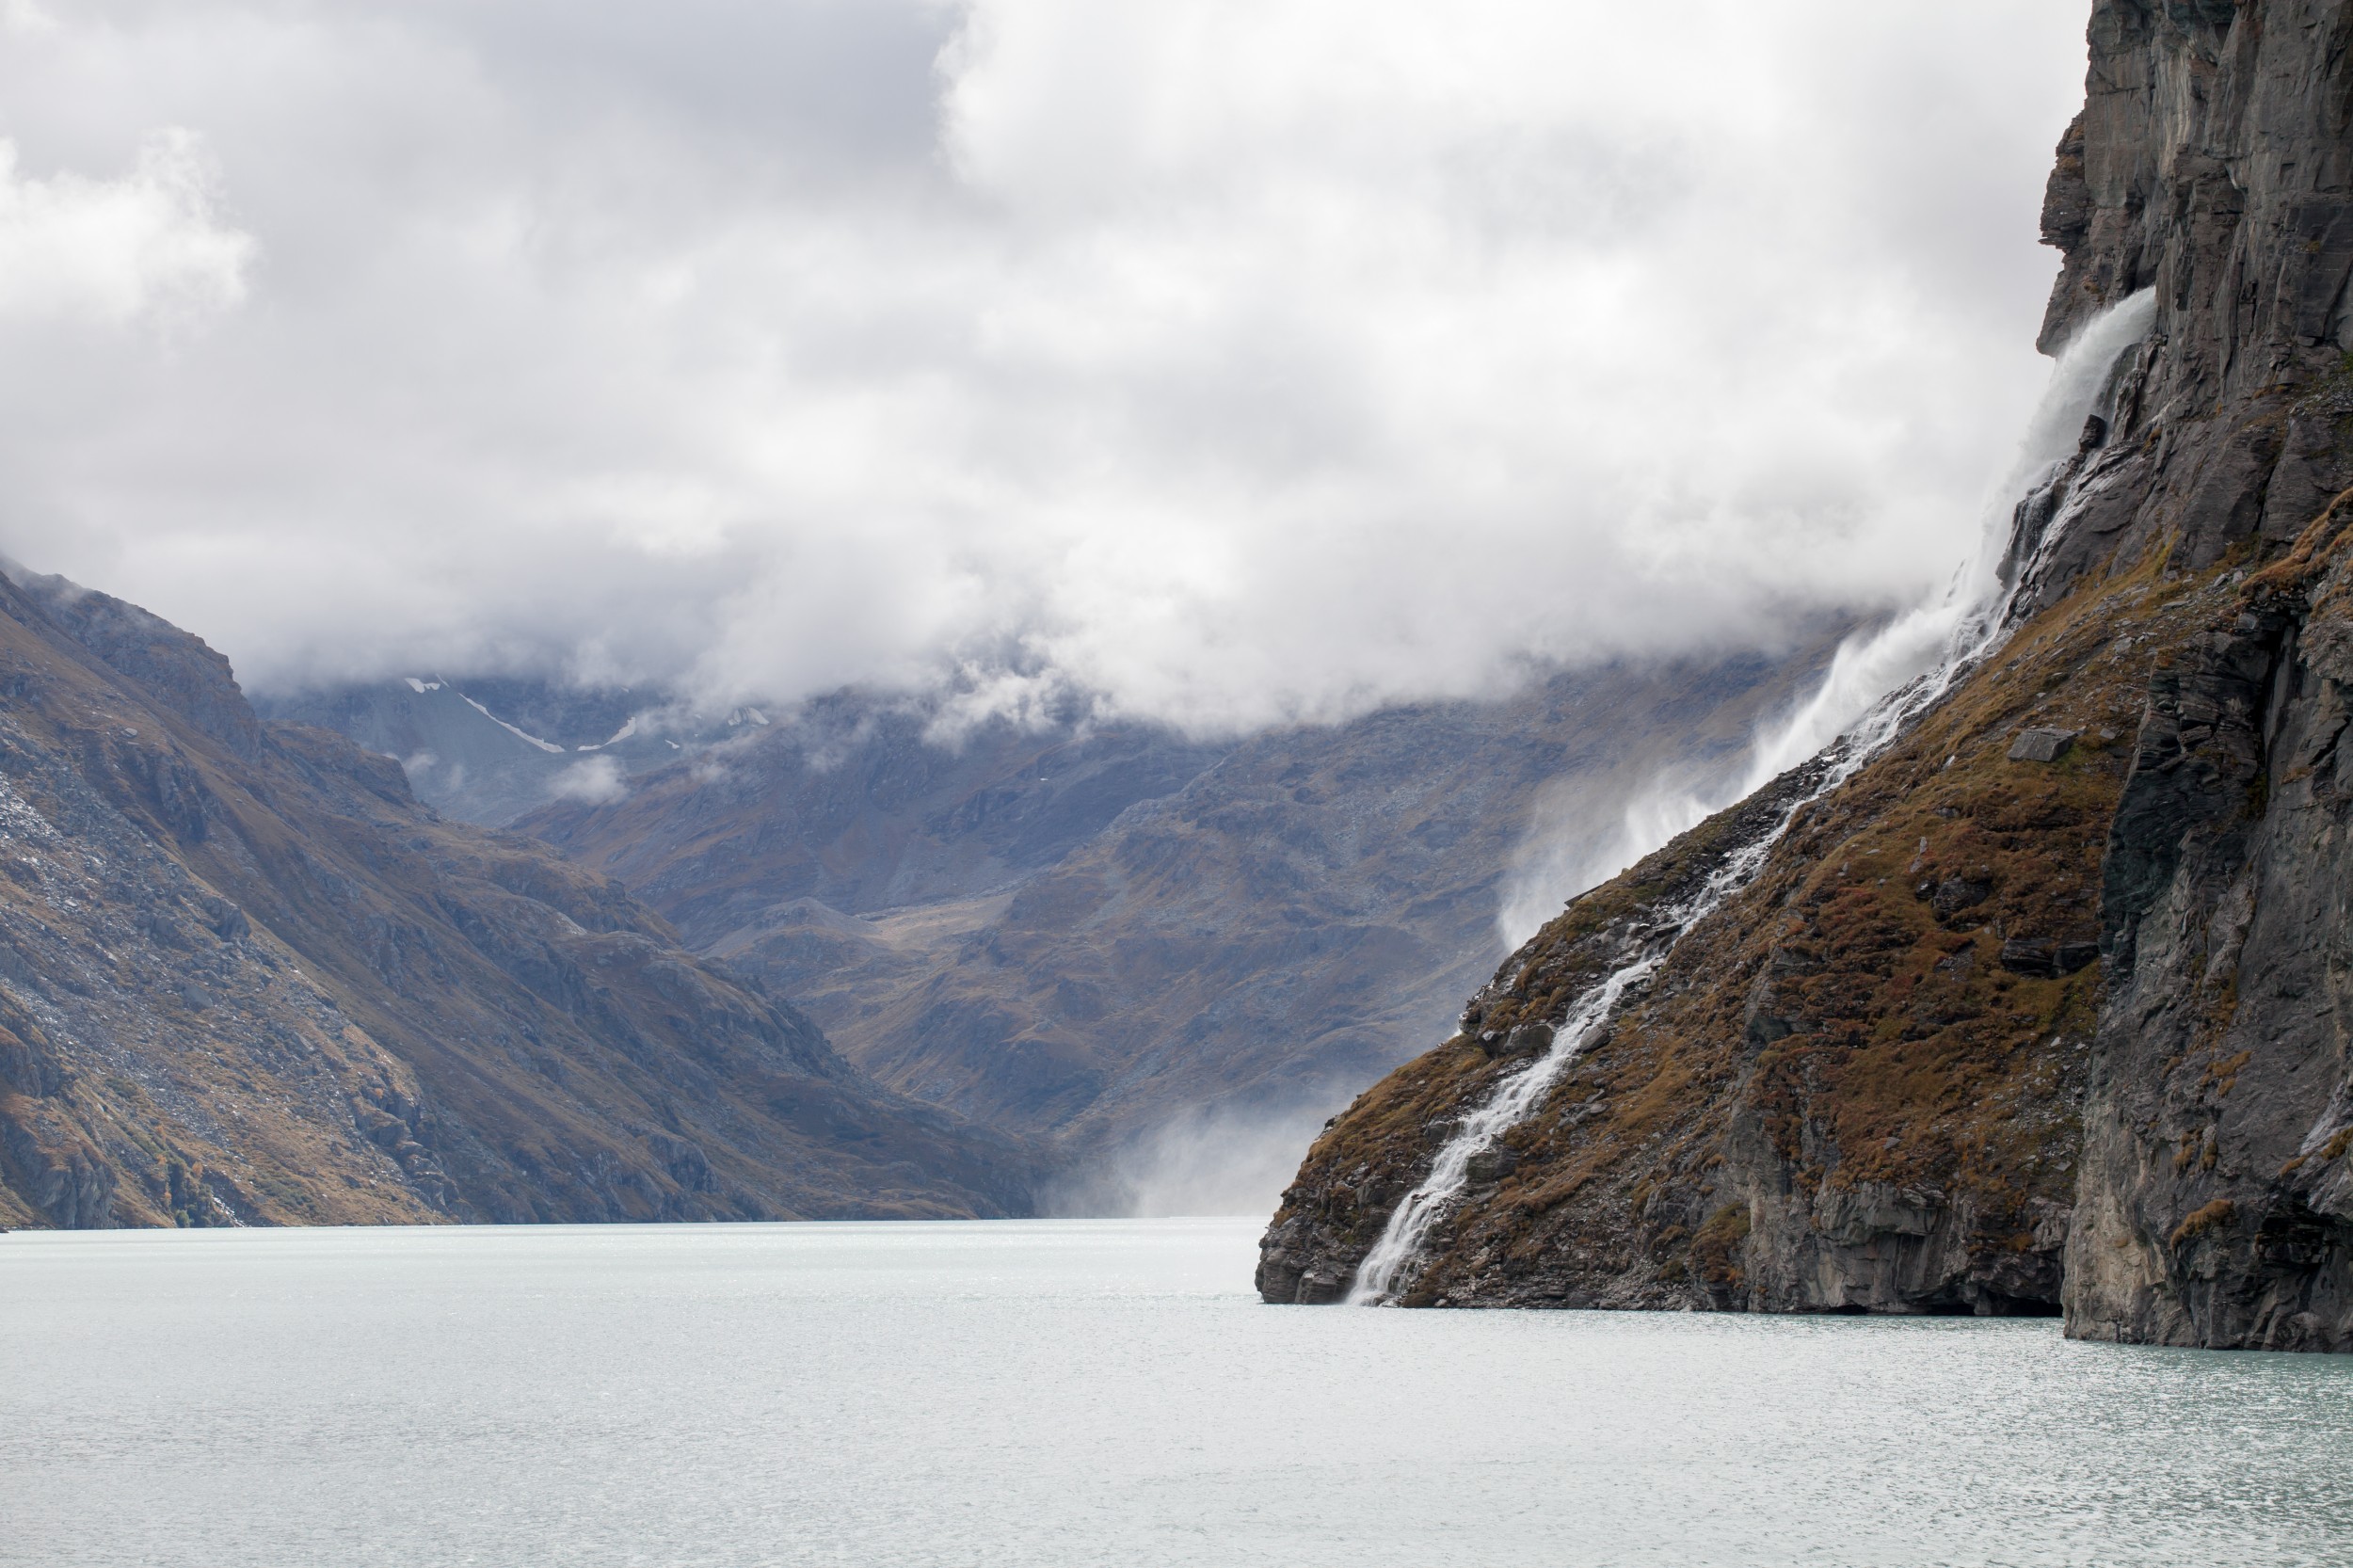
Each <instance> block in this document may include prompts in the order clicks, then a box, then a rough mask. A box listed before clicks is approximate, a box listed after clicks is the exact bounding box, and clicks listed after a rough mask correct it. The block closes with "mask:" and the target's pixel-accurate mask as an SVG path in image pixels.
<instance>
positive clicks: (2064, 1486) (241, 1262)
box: [0, 1219, 2353, 1568]
mask: <svg viewBox="0 0 2353 1568" xmlns="http://www.w3.org/2000/svg"><path fill="white" fill-rule="evenodd" d="M1257 1229H1258V1222H1256V1221H1248V1220H1222V1219H1221V1220H1154V1221H1052V1222H1035V1223H1032V1222H1015V1223H1000V1224H888V1225H886V1224H827V1225H741V1226H695V1227H689V1226H660V1227H655V1226H648V1227H642V1228H621V1227H614V1228H569V1227H568V1228H550V1229H537V1228H514V1229H487V1228H486V1229H440V1230H425V1229H420V1230H324V1231H197V1232H172V1233H157V1232H98V1233H82V1234H72V1235H59V1234H40V1233H31V1234H18V1235H13V1236H8V1237H0V1564H5V1565H7V1568H19V1565H23V1568H80V1565H85V1564H109V1565H111V1564H138V1565H141V1568H179V1565H188V1568H245V1565H261V1564H267V1565H273V1568H275V1565H289V1568H294V1565H299V1568H312V1565H335V1568H343V1565H346V1564H353V1565H374V1564H401V1565H403V1568H429V1565H440V1564H466V1563H479V1564H490V1565H498V1568H517V1565H536V1564H571V1563H579V1564H599V1565H602V1564H749V1563H842V1564H859V1565H872V1564H901V1563H905V1564H934V1563H936V1564H984V1563H985V1564H999V1563H1002V1564H1024V1565H1033V1564H1088V1565H1096V1564H1135V1565H1159V1564H1196V1563H1197V1564H1219V1565H1227V1564H1256V1563H1270V1564H1273V1563H1280V1564H1285V1565H1289V1568H1321V1565H1326V1564H1329V1565H1343V1564H1345V1565H1351V1568H1355V1565H1368V1564H1398V1565H1416V1568H1427V1565H1436V1564H1465V1565H1477V1568H1503V1565H1526V1568H1558V1565H1584V1564H1596V1565H1599V1564H1609V1565H1612V1568H1616V1565H1626V1564H1633V1565H1641V1564H1662V1565H1663V1564H1675V1565H1678V1568H1689V1565H1693V1564H1723V1565H1727V1568H1732V1565H1737V1568H1765V1565H1771V1564H1780V1563H1811V1564H1855V1565H1872V1568H1888V1565H1898V1564H1997V1563H1998V1564H2022V1565H2023V1564H2048V1563H2070V1564H2073V1563H2082V1564H2101V1565H2107V1564H2138V1563H2149V1564H2166V1565H2169V1568H2179V1565H2184V1564H2204V1563H2228V1564H2249V1565H2254V1564H2288V1563H2297V1564H2327V1565H2329V1568H2341V1565H2344V1564H2346V1563H2348V1562H2353V1357H2314V1356H2281V1355H2260V1354H2235V1355H2233V1354H2217V1353H2207V1352H2182V1351H2155V1350H2141V1349H2133V1348H2129V1347H2122V1348H2120V1347H2115V1346H2095V1345H2078V1344H2071V1343H2069V1342H2067V1341H2066V1340H2064V1339H2062V1338H2061V1337H2060V1336H2059V1335H2058V1332H2057V1325H2056V1324H2055V1323H2053V1322H2050V1321H2047V1320H2037V1321H2021V1320H2009V1321H1979V1320H1966V1319H1939V1320H1866V1319H1853V1318H1839V1319H1759V1318H1731V1317H1709V1316H1684V1315H1659V1314H1603V1313H1483V1312H1401V1311H1395V1310H1372V1309H1349V1308H1337V1307H1326V1308H1304V1307H1269V1306H1262V1305H1260V1304H1258V1302H1257V1298H1256V1297H1255V1296H1254V1295H1253V1294H1252V1293H1251V1291H1250V1288H1249V1275H1250V1267H1251V1264H1252V1261H1253V1259H1254V1245H1255V1241H1256V1237H1257Z"/></svg>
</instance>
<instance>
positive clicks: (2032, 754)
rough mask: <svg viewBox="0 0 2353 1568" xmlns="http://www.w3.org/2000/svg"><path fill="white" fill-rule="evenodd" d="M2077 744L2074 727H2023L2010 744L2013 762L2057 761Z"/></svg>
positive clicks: (2010, 755)
mask: <svg viewBox="0 0 2353 1568" xmlns="http://www.w3.org/2000/svg"><path fill="white" fill-rule="evenodd" d="M2073 744H2075V732H2074V731H2073V730H2072V729H2022V730H2020V731H2019V732H2018V739H2016V740H2015V741H2012V742H2011V743H2010V746H2009V760H2011V761H2013V762H2056V761H2057V760H2059V758H2060V757H2061V756H2062V755H2064V754H2065V752H2066V750H2067V748H2068V747H2069V746H2072V745H2073Z"/></svg>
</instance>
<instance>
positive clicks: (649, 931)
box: [0, 572, 1033, 1226]
mask: <svg viewBox="0 0 2353 1568" xmlns="http://www.w3.org/2000/svg"><path fill="white" fill-rule="evenodd" d="M420 695H422V694H420ZM1032 1175H1033V1165H1032V1156H1031V1154H1030V1152H1029V1151H1028V1150H1026V1149H1025V1148H1024V1147H1023V1146H1022V1145H1020V1144H1018V1143H1016V1141H1014V1140H1011V1139H1008V1138H1005V1137H1002V1136H1000V1135H996V1134H992V1133H988V1132H984V1131H980V1130H976V1129H974V1128H970V1127H968V1126H967V1125H966V1124H964V1123H962V1122H960V1121H958V1120H957V1119H956V1118H954V1117H953V1116H952V1115H949V1114H946V1113H944V1112H939V1111H937V1110H936V1109H933V1108H931V1107H927V1106H923V1105H920V1104H918V1103H915V1102H912V1101H909V1100H906V1099H904V1098H903V1097H901V1096H895V1095H893V1094H891V1093H890V1092H888V1090H885V1089H883V1088H881V1087H880V1086H878V1085H876V1084H875V1083H873V1082H872V1080H870V1079H868V1078H867V1077H865V1076H864V1075H863V1074H861V1073H859V1072H858V1071H856V1069H855V1068H854V1067H852V1066H851V1065H849V1064H847V1063H846V1062H844V1061H843V1060H842V1059H841V1058H840V1055H839V1054H838V1053H836V1052H835V1051H834V1050H833V1048H831V1047H830V1046H829V1045H828V1044H827V1043H826V1041H825V1040H824V1036H823V1034H822V1033H821V1032H819V1031H818V1030H817V1029H816V1028H815V1027H814V1026H813V1025H811V1024H810V1023H809V1021H808V1019H807V1018H806V1017H805V1016H802V1015H801V1014H799V1013H798V1012H796V1011H795V1010H794V1009H792V1007H791V1006H789V1005H788V1004H786V1003H783V1002H781V1001H778V1000H775V999H773V998H771V997H769V996H768V995H766V994H765V993H764V992H763V991H762V989H761V988H760V986H759V984H757V983H756V982H754V981H751V980H748V979H745V978H743V977H740V976H737V975H735V974H732V973H730V972H729V971H728V970H727V969H725V968H722V967H720V966H718V965H716V964H713V963H711V962H709V961H706V960H703V959H699V958H697V957H696V956H694V955H692V954H690V953H689V952H685V951H684V950H683V949H682V948H681V947H680V944H679V941H678V938H677V936H676V934H675V933H674V932H673V931H672V930H671V929H670V928H669V927H668V926H667V925H666V924H665V923H664V921H663V920H661V918H660V917H659V916H657V915H655V914H654V913H653V912H652V911H650V910H648V909H647V908H646V907H645V906H644V905H642V904H638V903H637V902H636V901H634V900H633V899H632V898H630V897H629V896H628V895H627V894H626V893H624V892H623V891H622V890H621V889H620V888H618V887H617V886H616V885H615V884H614V883H612V882H611V881H609V880H607V879H606V878H604V877H601V876H599V875H596V874H594V873H592V872H585V871H583V870H581V869H579V868H578V867H575V866H573V865H571V864H569V863H568V862H566V861H565V860H563V859H562V858H561V857H559V856H556V855H554V854H553V853H552V852H551V851H549V850H548V849H547V848H546V847H545V846H543V845H541V844H539V843H537V842H536V841H534V840H528V839H522V838H517V837H511V836H507V835H502V834H495V833H489V832H485V831H482V830H479V829H476V828H472V827H468V826H463V825H459V824H451V823H448V822H445V821H442V820H441V819H440V818H439V817H438V816H437V815H436V814H435V813H434V812H433V811H431V810H430V809H428V808H424V807H422V806H420V805H419V804H418V802H417V801H416V799H415V798H414V797H413V795H412V794H411V792H410V790H409V786H408V779H407V778H406V777H405V776H404V775H403V773H402V770H401V768H400V766H399V764H397V763H396V762H394V761H392V760H389V759H386V758H383V757H380V756H377V755H375V754H373V753H371V752H369V751H366V750H363V749H361V748H360V746H358V745H356V744H353V743H352V742H350V741H349V740H346V739H345V738H344V737H343V736H340V735H336V734H332V733H330V732H328V731H327V730H324V729H319V728H311V727H308V726H303V725H297V724H291V723H285V722H264V721H263V720H261V719H260V718H259V717H257V715H256V714H255V712H253V710H252V708H251V707H250V706H249V705H248V703H247V702H246V700H245V698H244V696H243V694H242V693H241V692H240V690H239V689H238V686H237V684H236V681H235V680H234V679H233V678H232V674H231V671H230V669H229V666H228V664H227V663H226V661H224V660H222V659H221V658H220V657H219V655H217V654H216V653H215V652H214V651H213V650H212V649H210V648H206V647H205V646H204V645H203V644H202V643H201V642H200V641H198V640H197V639H196V638H194V637H191V636H189V635H187V634H186V633H184V632H180V631H178V630H177V629H175V628H173V627H171V626H169V625H168V624H166V623H165V622H163V621H161V620H159V619H157V618H156V617H154V616H151V615H148V614H147V613H146V612H144V611H141V610H139V609H137V608H136V607H134V606H131V605H128V604H125V603H123V602H121V601H120V600H114V599H111V598H108V597H107V596H105V595H104V594H98V593H90V592H86V591H84V590H82V589H80V588H77V587H75V586H74V585H72V584H68V583H65V582H63V581H62V580H59V579H56V578H38V577H34V576H31V575H29V574H25V573H22V572H18V573H15V574H13V576H12V578H11V579H10V580H8V581H6V582H0V1223H6V1224H55V1225H64V1226H93V1225H109V1224H362V1223H379V1222H395V1221H397V1222H418V1221H432V1220H440V1219H457V1220H510V1221H511V1220H539V1221H555V1220H562V1221H591V1220H619V1219H726V1218H795V1217H836V1216H840V1217H849V1216H862V1217H893V1216H932V1217H952V1216H968V1215H995V1214H1006V1213H1019V1212H1024V1211H1026V1210H1027V1209H1028V1208H1030V1206H1031V1202H1032V1199H1031V1195H1030V1184H1031V1181H1032Z"/></svg>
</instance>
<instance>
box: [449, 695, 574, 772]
mask: <svg viewBox="0 0 2353 1568" xmlns="http://www.w3.org/2000/svg"><path fill="white" fill-rule="evenodd" d="M457 695H458V696H459V697H460V698H462V699H463V700H464V701H465V704H466V706H467V707H469V708H471V709H472V710H473V711H474V712H477V713H480V714H481V715H482V716H483V717H484V718H486V719H488V720H489V721H490V722H491V723H492V724H495V725H497V726H498V727H499V728H501V729H504V730H505V731H506V732H507V733H508V734H509V735H512V736H514V737H515V738H516V739H517V740H519V741H528V742H529V743H531V744H533V745H536V746H537V747H538V748H539V749H540V750H541V751H552V752H553V753H555V755H556V756H558V757H561V756H563V755H564V748H563V747H562V746H560V745H557V744H555V743H554V742H553V741H543V740H541V739H539V737H538V736H536V735H534V734H533V733H532V732H531V731H530V730H528V729H518V728H515V727H514V726H513V725H511V724H509V723H507V722H506V721H505V720H504V719H503V718H500V717H499V716H498V715H497V714H496V713H493V712H490V710H488V708H485V707H484V706H482V704H480V703H479V702H476V701H475V700H474V699H473V698H472V697H470V696H466V694H465V693H463V692H460V693H458V694H457Z"/></svg>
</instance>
